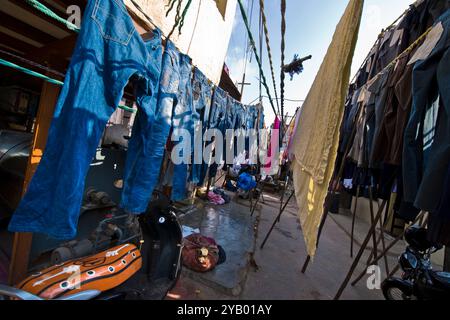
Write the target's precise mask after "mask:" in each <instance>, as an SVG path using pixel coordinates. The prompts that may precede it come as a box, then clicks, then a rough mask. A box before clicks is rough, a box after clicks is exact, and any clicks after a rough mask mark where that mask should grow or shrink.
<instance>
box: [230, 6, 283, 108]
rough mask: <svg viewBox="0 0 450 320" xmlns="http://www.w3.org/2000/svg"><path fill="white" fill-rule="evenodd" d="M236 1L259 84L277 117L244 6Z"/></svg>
mask: <svg viewBox="0 0 450 320" xmlns="http://www.w3.org/2000/svg"><path fill="white" fill-rule="evenodd" d="M237 1H238V4H239V9H240V10H241V15H242V19H243V20H244V24H245V27H246V29H247V33H248V37H249V40H250V43H251V46H252V48H253V53H254V55H255V58H256V62H257V63H258V68H259V72H260V74H261V82H262V84H263V86H264V88H265V90H266V93H267V96H268V97H269V101H270V106H271V108H272V111H273V113H274V114H275V115H276V116H277V115H278V112H277V110H276V109H275V105H274V103H273V99H272V95H271V94H270V89H269V86H268V84H267V78H266V76H265V74H264V71H263V68H262V63H261V58H260V56H259V54H258V52H257V50H256V42H255V39H254V37H253V33H252V31H251V29H250V25H249V22H248V19H247V14H246V13H245V8H244V5H243V4H242V0H237Z"/></svg>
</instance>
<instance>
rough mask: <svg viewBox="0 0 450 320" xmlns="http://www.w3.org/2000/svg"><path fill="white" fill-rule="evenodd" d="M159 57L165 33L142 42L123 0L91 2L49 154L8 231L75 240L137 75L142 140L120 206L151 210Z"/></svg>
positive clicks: (130, 164) (135, 149)
mask: <svg viewBox="0 0 450 320" xmlns="http://www.w3.org/2000/svg"><path fill="white" fill-rule="evenodd" d="M161 55H162V48H161V39H160V33H159V31H156V32H155V37H154V38H153V39H152V40H150V41H149V42H144V41H143V40H142V38H141V37H140V36H139V34H138V32H137V31H136V29H135V27H134V25H133V21H132V19H131V18H130V16H129V15H128V13H127V9H126V7H125V5H124V4H123V2H122V0H90V1H89V2H88V4H87V7H86V10H85V15H84V18H83V22H82V27H81V31H80V34H79V36H78V40H77V44H76V47H75V51H74V53H73V57H72V60H71V63H70V66H69V69H68V71H67V73H66V78H65V82H64V86H63V88H62V91H61V94H60V96H59V99H58V103H57V105H56V110H55V114H54V118H53V121H52V124H51V128H50V131H49V136H48V141H47V146H46V148H45V152H44V155H43V157H42V160H41V162H40V165H39V167H38V169H37V171H36V173H35V175H34V177H33V179H32V181H31V183H30V185H29V186H28V190H27V192H26V194H25V196H24V198H23V200H22V202H21V203H20V204H19V206H18V208H17V210H16V212H15V214H14V215H13V217H12V220H11V223H10V225H9V230H10V231H13V232H37V233H45V234H48V235H49V236H51V237H54V238H57V239H62V240H67V239H72V238H74V237H75V235H76V230H77V223H78V217H79V212H80V207H81V203H82V198H83V193H84V188H85V186H84V185H85V177H86V174H87V172H88V169H89V166H90V164H91V161H92V159H93V158H94V155H95V152H96V148H97V146H98V143H99V141H100V138H101V136H102V133H103V131H104V128H105V125H106V123H107V121H108V119H109V118H110V116H111V114H112V113H113V111H114V110H115V108H116V107H117V106H118V105H119V103H120V100H121V98H122V96H123V92H124V88H125V86H126V84H127V82H128V80H129V79H130V78H131V76H132V75H137V78H139V85H138V89H137V93H138V97H137V101H138V105H139V113H140V119H139V120H138V123H137V124H136V126H137V127H138V129H137V131H138V135H139V136H136V137H135V140H134V141H133V142H131V143H130V144H131V146H130V152H129V161H128V164H127V172H128V176H127V178H126V179H125V188H124V190H123V199H124V201H123V203H122V205H123V206H124V207H125V209H127V210H130V211H132V212H143V211H144V210H145V208H146V203H147V202H148V199H149V198H150V195H151V189H150V188H149V186H151V181H143V180H142V177H147V176H149V174H148V173H149V171H152V170H154V168H153V167H152V166H148V165H147V160H145V159H149V158H151V157H149V154H156V153H157V150H155V149H156V148H155V145H154V144H153V143H154V141H150V140H148V139H147V137H148V135H147V133H146V132H147V131H148V129H149V128H151V129H152V131H155V129H153V128H154V126H153V125H152V124H153V122H154V119H155V117H156V119H160V118H161V117H164V116H163V115H160V113H161V112H159V110H156V111H155V108H156V95H157V93H158V86H159V76H160V73H161V72H160V71H161ZM166 56H167V55H166ZM163 82H164V80H163ZM161 108H163V106H159V109H161ZM155 138H156V137H155ZM155 138H153V139H152V140H157V139H155ZM158 142H159V141H158ZM164 142H165V141H164ZM161 153H162V152H161ZM144 160H145V161H144ZM152 165H153V164H152ZM138 184H139V185H138Z"/></svg>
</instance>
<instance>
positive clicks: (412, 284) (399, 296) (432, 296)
mask: <svg viewBox="0 0 450 320" xmlns="http://www.w3.org/2000/svg"><path fill="white" fill-rule="evenodd" d="M405 240H406V242H407V243H408V247H407V248H406V251H405V252H404V253H403V254H402V255H401V256H400V258H399V263H400V266H401V268H402V270H403V275H402V277H401V278H394V277H393V278H389V279H387V280H385V281H384V282H383V284H382V291H383V295H384V297H385V298H386V300H447V301H448V300H449V299H450V273H447V272H436V271H433V269H432V265H431V255H432V254H433V253H435V252H437V251H439V250H441V249H442V246H435V245H433V244H432V243H430V242H429V241H428V240H427V230H426V229H424V228H419V227H411V228H409V229H408V230H407V232H406V233H405Z"/></svg>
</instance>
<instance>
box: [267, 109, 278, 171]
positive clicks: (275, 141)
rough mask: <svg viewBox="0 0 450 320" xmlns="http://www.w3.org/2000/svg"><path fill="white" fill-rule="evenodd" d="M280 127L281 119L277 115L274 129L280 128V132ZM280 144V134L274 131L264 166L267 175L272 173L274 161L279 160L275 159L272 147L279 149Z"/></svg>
mask: <svg viewBox="0 0 450 320" xmlns="http://www.w3.org/2000/svg"><path fill="white" fill-rule="evenodd" d="M280 127H281V121H280V119H278V117H276V118H275V122H274V124H273V129H272V130H278V133H279V130H280ZM279 146H280V135H279V134H274V132H273V131H272V137H271V140H270V144H269V152H268V153H267V162H266V165H265V166H264V172H265V173H266V175H271V172H272V167H273V165H274V161H278V159H273V158H274V156H275V155H274V154H272V153H273V152H272V149H273V150H278V149H279ZM276 154H278V152H276Z"/></svg>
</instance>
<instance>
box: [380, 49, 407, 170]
mask: <svg viewBox="0 0 450 320" xmlns="http://www.w3.org/2000/svg"><path fill="white" fill-rule="evenodd" d="M409 59H410V55H404V56H403V57H401V58H400V59H399V60H398V61H397V63H396V64H395V66H394V68H393V70H392V73H391V77H390V79H389V82H388V90H387V97H386V100H385V106H384V112H383V118H382V120H380V121H381V127H380V131H379V134H378V136H377V138H376V140H375V143H374V148H373V153H372V156H373V159H372V161H373V162H375V163H377V162H384V163H387V164H392V165H401V161H402V153H403V133H404V130H405V127H406V124H407V122H408V119H409V115H410V111H411V97H412V92H411V90H412V69H413V65H408V61H409Z"/></svg>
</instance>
